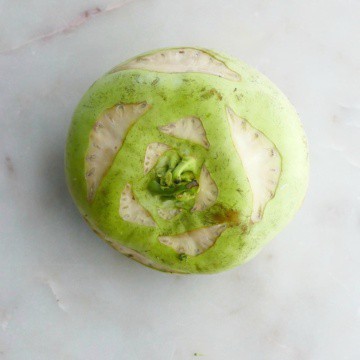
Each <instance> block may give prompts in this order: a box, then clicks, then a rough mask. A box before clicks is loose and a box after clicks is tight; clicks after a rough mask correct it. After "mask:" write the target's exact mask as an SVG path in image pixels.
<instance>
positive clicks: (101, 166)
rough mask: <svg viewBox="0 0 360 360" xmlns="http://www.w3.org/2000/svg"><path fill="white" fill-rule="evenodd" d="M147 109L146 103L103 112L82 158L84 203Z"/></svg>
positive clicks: (93, 192)
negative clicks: (83, 161)
mask: <svg viewBox="0 0 360 360" xmlns="http://www.w3.org/2000/svg"><path fill="white" fill-rule="evenodd" d="M149 109H150V105H149V104H147V103H146V102H142V103H139V104H117V105H115V106H113V107H112V108H110V109H107V110H105V111H103V112H102V113H101V114H100V116H99V117H98V118H97V120H96V122H95V124H94V126H93V128H92V130H91V132H90V135H89V147H88V150H87V153H86V156H85V179H86V186H87V199H88V201H92V200H93V199H94V197H95V194H96V190H97V189H98V187H99V186H100V183H101V180H102V179H103V177H104V176H105V174H106V172H107V171H108V170H109V169H110V167H111V165H112V163H113V161H114V159H115V156H116V154H117V153H118V151H119V150H120V148H121V146H122V144H123V142H124V139H125V136H126V134H127V132H128V130H129V129H130V127H131V126H132V125H133V124H134V123H135V122H136V120H138V119H139V117H140V116H142V115H143V114H145V113H146V112H147V111H148V110H149Z"/></svg>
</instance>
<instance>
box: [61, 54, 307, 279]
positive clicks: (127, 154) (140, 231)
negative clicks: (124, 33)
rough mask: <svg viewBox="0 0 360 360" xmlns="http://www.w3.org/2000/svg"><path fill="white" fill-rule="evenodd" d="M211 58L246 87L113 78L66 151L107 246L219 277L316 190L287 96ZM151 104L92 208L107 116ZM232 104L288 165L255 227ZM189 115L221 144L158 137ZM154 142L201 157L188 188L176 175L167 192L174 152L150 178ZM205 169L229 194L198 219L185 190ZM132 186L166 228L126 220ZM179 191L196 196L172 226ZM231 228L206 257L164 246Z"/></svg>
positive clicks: (74, 186)
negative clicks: (119, 108) (203, 231)
mask: <svg viewBox="0 0 360 360" xmlns="http://www.w3.org/2000/svg"><path fill="white" fill-rule="evenodd" d="M156 51H159V50H156ZM202 51H205V52H207V53H208V54H210V55H212V56H213V57H215V58H216V59H218V60H220V61H222V62H223V63H225V64H226V65H227V66H228V67H229V68H230V69H232V70H233V71H236V72H238V73H239V74H240V75H241V81H231V80H227V79H223V78H220V77H217V76H213V75H208V74H202V73H178V74H176V73H172V74H171V73H160V72H154V71H147V70H122V71H118V72H114V73H107V74H105V75H104V76H103V77H101V78H100V79H99V80H97V81H96V82H95V83H94V84H93V85H92V86H91V87H90V89H89V90H88V91H87V92H86V94H85V95H84V96H83V98H82V100H81V101H80V103H79V105H78V107H77V109H76V111H75V114H74V116H73V120H72V123H71V126H70V130H69V135H68V141H67V146H66V175H67V182H68V186H69V189H70V192H71V194H72V196H73V198H74V200H75V203H76V204H77V206H78V208H79V210H80V212H81V213H82V215H83V216H84V218H85V219H86V220H87V222H88V223H89V224H90V226H91V227H92V228H93V229H94V230H95V231H96V232H97V233H100V235H101V236H102V237H103V238H105V239H106V240H108V241H109V239H110V241H111V242H113V243H116V242H118V243H120V244H121V245H123V246H126V247H128V248H131V249H133V250H135V251H137V252H139V253H140V254H142V255H144V256H145V257H146V258H147V259H149V261H151V262H153V263H156V264H158V265H159V266H160V267H163V268H164V270H165V271H169V272H170V271H173V272H181V273H216V272H220V271H224V270H227V269H230V268H233V267H235V266H238V265H240V264H242V263H244V262H246V261H248V260H249V259H251V258H252V257H253V256H255V255H256V254H257V253H258V252H259V251H260V249H261V248H262V247H263V246H264V245H265V244H266V243H267V242H268V241H269V240H271V239H272V238H273V237H274V236H275V235H276V234H277V233H279V232H280V231H281V230H282V229H283V228H284V226H285V225H286V224H287V223H288V222H289V221H290V220H291V219H292V218H293V216H294V215H295V213H296V211H297V210H298V208H299V207H300V205H301V203H302V201H303V198H304V195H305V192H306V189H307V184H308V152H307V143H306V138H305V135H304V132H303V129H302V126H301V123H300V120H299V118H298V116H297V114H296V112H295V109H294V108H293V106H292V105H291V104H290V103H289V101H288V100H287V98H286V97H285V96H284V95H283V94H282V93H281V92H280V90H279V89H278V88H277V87H275V86H274V85H273V84H272V83H271V82H270V81H269V80H268V79H267V78H266V77H265V76H264V75H262V74H260V73H259V72H257V71H256V70H254V69H252V68H251V67H249V66H248V65H246V64H244V63H243V62H240V61H238V60H236V59H234V58H230V57H228V56H225V55H223V54H219V53H215V52H213V51H209V50H204V49H202ZM154 52H155V51H154ZM148 54H150V53H148ZM215 89H216V90H215ZM143 101H146V102H147V103H149V104H151V109H150V110H149V111H147V112H146V113H145V114H144V115H143V116H141V117H140V118H139V119H138V120H137V121H136V123H135V124H134V125H133V126H132V127H131V128H130V130H129V131H128V133H127V135H126V138H125V140H124V143H123V145H122V147H121V149H120V151H119V152H118V153H117V155H116V157H115V160H114V162H113V164H112V166H111V168H110V169H109V171H108V172H107V173H106V175H105V176H104V178H103V180H102V182H101V184H100V186H99V188H98V189H97V192H96V195H95V198H94V200H93V201H92V202H89V201H88V200H87V193H86V181H85V175H84V174H85V166H84V165H85V162H84V158H85V155H86V151H87V149H88V145H89V134H90V132H91V130H92V127H93V125H94V123H95V121H96V120H97V118H98V117H99V116H100V114H101V113H102V112H103V111H104V110H106V109H108V108H111V107H112V106H114V105H115V104H118V103H140V102H143ZM226 106H229V107H231V108H232V109H234V111H235V112H236V113H237V114H238V115H239V116H240V117H242V118H245V119H247V120H248V121H249V122H250V124H251V125H252V126H253V127H254V128H256V129H258V130H260V131H261V132H263V133H264V134H265V135H266V136H267V137H268V138H269V139H270V140H271V141H272V142H273V143H274V144H275V146H276V148H277V149H278V151H279V153H280V155H281V158H282V164H281V165H282V171H281V175H280V179H279V183H278V186H277V190H276V193H275V196H274V198H273V199H272V200H270V201H269V202H268V203H267V205H266V208H265V211H264V215H263V219H262V220H261V221H260V222H258V223H255V224H253V223H251V221H250V215H251V211H252V191H251V188H250V185H249V182H248V179H247V176H246V174H245V171H244V168H243V165H242V162H241V160H240V158H239V156H238V154H237V152H236V150H235V147H234V145H233V143H232V139H231V134H230V128H229V124H228V121H227V117H226ZM187 116H195V117H197V118H199V119H201V121H202V124H203V126H204V128H205V131H206V135H207V139H208V140H209V143H210V145H211V146H210V148H209V149H208V150H207V149H205V148H204V147H202V146H200V145H197V144H193V143H191V142H189V141H187V140H182V139H176V138H174V137H171V136H169V135H166V134H163V133H161V132H160V131H159V130H158V127H159V126H164V125H167V124H169V123H171V122H175V121H177V120H179V119H181V118H183V117H187ZM139 139H141V141H139ZM152 142H161V143H164V144H167V145H169V146H170V147H171V148H172V149H175V150H176V151H177V152H178V154H179V153H180V154H181V153H183V154H188V156H190V157H192V158H193V159H195V160H194V163H193V164H190V165H189V164H188V163H187V164H186V166H185V175H184V172H182V176H183V178H181V176H180V181H181V184H180V185H178V184H175V183H174V172H175V170H174V168H172V169H171V179H169V176H170V175H168V178H167V183H166V180H163V182H162V184H160V185H161V186H160V185H159V181H160V180H159V179H160V177H159V176H158V175H159V174H158V173H161V175H162V176H164V174H165V175H166V171H165V170H164V168H162V169H161V166H159V163H160V160H161V159H163V157H164V156H165V155H166V153H165V154H164V155H163V156H162V157H161V158H160V160H159V161H158V164H157V166H156V168H154V169H152V170H151V171H150V172H149V173H148V174H146V175H145V174H144V170H143V161H144V155H145V151H146V147H147V145H148V144H149V143H152ZM173 155H174V154H173ZM175 157H176V156H175ZM185 157H186V156H185ZM183 159H184V158H183ZM188 160H189V159H188ZM190 160H191V159H190ZM191 161H192V160H191ZM191 161H190V162H191ZM165 163H166V161H165ZM175 163H176V164H177V165H178V162H176V161H175ZM203 163H204V164H205V165H206V167H207V169H208V170H209V172H210V174H211V177H212V178H213V180H214V181H215V183H216V184H217V187H218V189H219V195H218V198H217V201H216V204H215V205H213V206H212V207H210V208H208V209H206V210H204V211H199V212H190V211H189V210H188V209H190V208H191V206H192V204H193V198H194V196H193V195H194V194H195V193H196V191H197V187H196V184H195V183H193V185H194V186H191V187H190V189H186V190H185V191H183V190H184V189H183V188H182V189H180V190H179V187H180V186H184V185H185V186H186V185H187V184H189V183H191V181H193V177H195V179H196V178H198V174H199V172H200V170H201V166H202V164H203ZM168 165H169V162H167V166H168ZM186 171H187V172H186ZM180 173H181V171H180ZM177 176H178V177H179V174H177ZM164 181H165V183H164ZM127 183H130V184H131V186H132V190H133V192H134V194H135V196H136V198H137V199H138V200H139V202H140V204H141V205H142V206H143V207H144V208H145V209H147V210H148V211H149V212H150V213H151V215H152V216H153V218H154V220H155V222H156V223H157V225H158V226H157V227H146V226H142V225H138V224H134V223H130V222H126V221H124V220H123V219H122V218H121V217H120V216H119V199H120V195H121V192H122V190H123V189H124V187H125V185H126V184H127ZM169 192H170V193H171V194H169ZM179 193H180V194H181V193H186V194H187V193H190V195H189V196H187V198H188V199H187V202H186V201H185V202H184V206H182V205H181V203H178V207H181V208H183V209H184V210H183V211H182V212H181V213H180V214H179V215H177V216H176V217H174V218H173V219H171V220H164V219H162V218H161V217H160V216H159V215H158V212H157V209H158V208H159V207H161V205H162V203H163V201H164V198H165V199H166V198H169V196H170V198H172V199H174V195H175V196H176V195H178V194H179ZM189 198H190V200H189ZM179 204H180V205H179ZM224 222H226V223H227V225H228V226H227V229H226V230H225V231H224V232H223V233H222V235H221V236H220V237H219V238H218V239H217V241H216V242H215V244H214V245H213V246H212V247H210V248H209V249H208V250H206V251H205V252H204V253H202V254H200V255H197V256H186V255H183V254H178V253H177V252H175V251H174V250H173V249H172V248H171V247H168V246H166V245H164V244H161V243H160V242H159V240H158V237H159V236H162V235H176V234H180V233H183V232H186V231H189V230H194V229H198V228H202V227H204V226H211V225H215V224H218V223H224Z"/></svg>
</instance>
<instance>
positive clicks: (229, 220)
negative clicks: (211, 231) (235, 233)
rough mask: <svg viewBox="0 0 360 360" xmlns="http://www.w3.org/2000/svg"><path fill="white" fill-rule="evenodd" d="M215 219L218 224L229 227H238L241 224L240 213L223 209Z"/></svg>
mask: <svg viewBox="0 0 360 360" xmlns="http://www.w3.org/2000/svg"><path fill="white" fill-rule="evenodd" d="M213 219H214V221H215V222H216V223H219V224H222V223H226V224H228V225H229V226H238V225H239V224H240V220H239V212H238V211H237V210H232V209H221V210H220V211H218V212H217V213H215V214H213Z"/></svg>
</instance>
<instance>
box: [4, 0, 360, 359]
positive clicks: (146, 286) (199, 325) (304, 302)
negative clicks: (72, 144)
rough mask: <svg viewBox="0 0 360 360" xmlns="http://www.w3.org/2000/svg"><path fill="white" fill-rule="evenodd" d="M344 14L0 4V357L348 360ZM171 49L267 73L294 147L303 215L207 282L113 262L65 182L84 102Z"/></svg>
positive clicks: (346, 4)
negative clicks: (125, 69) (112, 74)
mask: <svg viewBox="0 0 360 360" xmlns="http://www.w3.org/2000/svg"><path fill="white" fill-rule="evenodd" d="M359 16H360V3H359V1H357V0H352V1H351V0H338V1H336V0H327V1H322V0H319V1H310V0H307V1H304V0H296V1H290V0H289V1H280V0H279V1H271V2H270V1H263V0H255V1H250V0H240V1H239V0H222V1H219V0H206V1H205V0H177V1H173V0H133V1H121V0H108V1H106V0H90V1H85V0H62V1H60V0H58V1H56V0H0V124H1V129H2V130H1V132H0V256H1V261H0V359H1V360H2V359H4V360H5V359H6V360H8V359H21V360H22V359H25V360H28V359H30V360H32V359H36V360H37V359H46V360H47V359H55V360H57V359H81V360H82V359H84V360H98V359H101V360H102V359H105V360H107V359H116V360H117V359H121V360H137V359H139V360H143V359H147V360H183V359H184V360H187V359H195V358H198V357H199V356H200V355H202V357H200V358H201V359H204V360H205V359H206V360H219V359H220V360H222V359H226V360H238V359H242V360H248V359H251V360H253V359H255V360H263V359H265V360H279V359H280V360H283V359H285V360H286V359H294V360H303V359H311V360H323V359H324V360H329V359H336V360H339V359H351V360H353V359H359V358H360V93H359V84H360V67H359V64H360V49H359V44H360V23H359ZM173 45H199V46H203V47H210V48H215V49H218V50H221V51H224V52H227V53H229V54H232V55H234V56H237V57H239V58H241V59H242V60H244V61H246V62H248V63H249V64H251V65H253V66H255V67H256V68H258V69H259V70H261V71H262V72H264V73H265V74H266V75H268V76H269V77H270V78H271V79H272V80H273V81H274V82H275V83H276V84H278V86H279V87H280V88H281V89H282V90H283V91H284V92H285V93H286V94H287V95H288V97H289V98H290V100H291V101H292V102H293V104H294V105H295V106H296V108H297V109H298V112H299V113H300V116H301V118H302V120H303V122H304V127H305V130H306V132H307V135H308V138H309V143H310V156H311V167H312V169H311V182H310V188H309V192H308V196H307V198H306V201H305V203H304V206H303V208H302V210H301V211H300V212H299V214H298V215H297V217H296V218H295V220H294V221H293V222H292V223H291V224H290V225H289V226H288V227H287V229H286V230H285V231H284V232H282V233H281V234H280V235H279V236H278V237H277V238H276V239H275V240H274V241H273V242H272V243H271V244H269V245H268V246H267V247H266V248H265V249H264V250H263V251H262V253H261V254H260V255H259V256H258V257H256V258H255V259H254V260H252V261H251V262H250V263H248V264H246V265H244V266H243V267H241V268H238V269H236V270H233V271H230V272H227V273H223V274H219V275H213V276H188V277H187V276H171V275H166V274H162V273H158V272H155V271H151V270H148V269H147V268H145V267H142V266H140V265H138V264H137V263H135V262H132V261H131V260H129V259H127V258H125V257H124V256H122V255H120V254H117V253H116V252H115V251H113V250H112V249H111V248H109V247H108V246H106V245H105V244H104V243H103V242H102V241H101V240H99V239H98V238H97V237H96V236H95V235H94V234H93V233H92V232H91V231H90V230H89V229H88V228H87V227H86V226H85V225H84V223H83V221H82V219H81V217H80V216H79V214H78V212H77V210H76V209H75V207H74V205H73V203H72V201H71V199H70V196H69V194H68V192H67V189H66V186H65V183H64V173H63V152H64V143H65V139H66V132H67V128H68V125H69V122H70V118H71V114H72V112H73V110H74V107H75V105H76V103H77V102H78V100H79V99H80V97H81V95H82V94H83V92H85V91H86V89H87V88H88V87H89V86H90V85H91V84H92V82H93V81H94V80H95V79H96V78H97V77H99V76H100V75H101V74H102V73H103V72H105V71H107V70H108V69H109V68H111V67H112V66H114V65H115V64H117V63H118V62H120V61H122V60H124V59H126V58H128V57H130V56H133V55H135V54H137V53H140V52H143V51H146V50H149V49H152V48H158V47H164V46H173Z"/></svg>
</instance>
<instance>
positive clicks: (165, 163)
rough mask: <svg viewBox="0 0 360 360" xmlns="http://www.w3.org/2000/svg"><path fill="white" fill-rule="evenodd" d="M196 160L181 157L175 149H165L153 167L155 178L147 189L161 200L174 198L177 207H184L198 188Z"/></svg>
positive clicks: (193, 197) (190, 157)
mask: <svg viewBox="0 0 360 360" xmlns="http://www.w3.org/2000/svg"><path fill="white" fill-rule="evenodd" d="M197 168H198V165H197V161H196V159H195V158H194V157H192V156H183V157H181V156H180V155H179V154H178V152H177V151H176V150H168V151H166V152H165V153H164V154H163V155H162V156H161V157H160V158H159V160H158V162H157V164H156V167H155V179H153V180H151V181H150V182H149V185H148V189H149V191H150V192H151V193H152V194H154V195H160V197H161V198H162V199H163V200H174V201H175V202H174V204H175V206H176V207H179V208H186V207H188V206H187V205H189V206H191V205H190V204H189V203H190V202H191V201H192V200H194V199H195V195H196V193H197V191H198V188H199V183H198V182H197V180H196V176H195V174H196V173H197Z"/></svg>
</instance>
